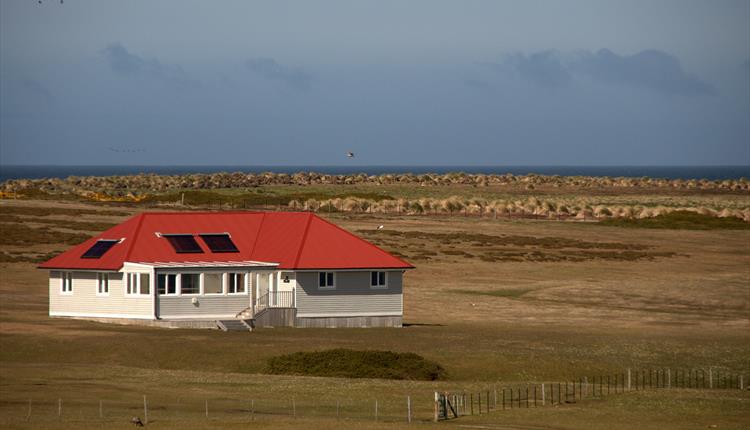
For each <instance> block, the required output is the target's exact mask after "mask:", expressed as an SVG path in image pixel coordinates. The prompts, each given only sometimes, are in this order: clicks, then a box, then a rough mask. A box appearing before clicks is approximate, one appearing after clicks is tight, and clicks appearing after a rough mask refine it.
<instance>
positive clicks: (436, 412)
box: [433, 391, 439, 422]
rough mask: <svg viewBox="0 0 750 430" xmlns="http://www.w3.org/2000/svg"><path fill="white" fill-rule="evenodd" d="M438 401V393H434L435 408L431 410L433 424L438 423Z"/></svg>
mask: <svg viewBox="0 0 750 430" xmlns="http://www.w3.org/2000/svg"><path fill="white" fill-rule="evenodd" d="M438 400H439V395H438V392H437V391H435V407H434V408H433V412H434V416H435V419H434V421H435V422H438Z"/></svg>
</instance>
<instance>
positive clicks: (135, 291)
mask: <svg viewBox="0 0 750 430" xmlns="http://www.w3.org/2000/svg"><path fill="white" fill-rule="evenodd" d="M143 275H146V276H148V284H149V285H148V293H145V294H144V293H142V291H143V288H142V286H141V284H142V282H141V277H142V276H143ZM124 278H125V288H124V289H123V291H124V293H125V297H150V296H151V274H150V273H147V272H125V276H124ZM133 280H135V282H132V281H133Z"/></svg>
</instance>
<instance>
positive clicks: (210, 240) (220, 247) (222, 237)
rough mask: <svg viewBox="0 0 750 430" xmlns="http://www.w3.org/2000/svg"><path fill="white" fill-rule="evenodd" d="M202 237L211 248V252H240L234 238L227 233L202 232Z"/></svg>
mask: <svg viewBox="0 0 750 430" xmlns="http://www.w3.org/2000/svg"><path fill="white" fill-rule="evenodd" d="M200 236H201V238H202V239H203V241H204V242H206V245H207V246H208V247H209V249H211V252H240V250H239V249H237V247H236V246H235V245H234V242H232V239H231V238H230V237H229V235H228V234H226V233H220V234H206V233H204V234H201V235H200Z"/></svg>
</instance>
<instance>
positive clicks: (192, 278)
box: [180, 273, 201, 294]
mask: <svg viewBox="0 0 750 430" xmlns="http://www.w3.org/2000/svg"><path fill="white" fill-rule="evenodd" d="M180 284H181V286H180V293H181V294H200V293H201V275H200V274H198V273H183V274H182V275H180Z"/></svg>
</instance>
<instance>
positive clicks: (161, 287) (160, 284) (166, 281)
mask: <svg viewBox="0 0 750 430" xmlns="http://www.w3.org/2000/svg"><path fill="white" fill-rule="evenodd" d="M156 281H157V291H159V295H162V296H174V295H176V294H177V275H175V274H161V275H158V276H157V277H156Z"/></svg>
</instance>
